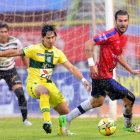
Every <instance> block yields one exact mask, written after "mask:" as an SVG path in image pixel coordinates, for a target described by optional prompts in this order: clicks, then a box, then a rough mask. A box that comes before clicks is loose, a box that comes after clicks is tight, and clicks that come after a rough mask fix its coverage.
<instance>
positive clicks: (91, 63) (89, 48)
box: [85, 39, 98, 76]
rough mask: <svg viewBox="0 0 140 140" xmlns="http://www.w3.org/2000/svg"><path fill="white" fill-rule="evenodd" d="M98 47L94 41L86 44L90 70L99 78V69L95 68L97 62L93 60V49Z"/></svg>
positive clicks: (91, 40)
mask: <svg viewBox="0 0 140 140" xmlns="http://www.w3.org/2000/svg"><path fill="white" fill-rule="evenodd" d="M95 45H96V43H95V42H94V40H93V39H90V40H88V41H87V42H86V43H85V53H86V57H87V59H88V65H89V69H90V72H91V74H92V75H94V76H97V75H98V69H97V67H96V66H95V62H94V60H93V48H94V46H95Z"/></svg>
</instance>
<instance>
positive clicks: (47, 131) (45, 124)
mask: <svg viewBox="0 0 140 140" xmlns="http://www.w3.org/2000/svg"><path fill="white" fill-rule="evenodd" d="M43 129H44V130H45V132H46V133H47V134H48V133H51V131H52V129H51V123H49V122H45V123H44V124H43Z"/></svg>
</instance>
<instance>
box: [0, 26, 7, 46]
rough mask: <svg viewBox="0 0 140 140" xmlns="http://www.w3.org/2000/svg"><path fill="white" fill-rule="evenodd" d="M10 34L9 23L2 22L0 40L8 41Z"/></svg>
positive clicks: (2, 41)
mask: <svg viewBox="0 0 140 140" xmlns="http://www.w3.org/2000/svg"><path fill="white" fill-rule="evenodd" d="M8 36H9V27H8V25H7V24H0V42H1V43H3V44H4V43H7V41H8Z"/></svg>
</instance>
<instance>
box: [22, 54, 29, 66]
mask: <svg viewBox="0 0 140 140" xmlns="http://www.w3.org/2000/svg"><path fill="white" fill-rule="evenodd" d="M21 59H22V62H23V63H24V65H25V66H26V68H29V59H28V58H27V57H25V56H21Z"/></svg>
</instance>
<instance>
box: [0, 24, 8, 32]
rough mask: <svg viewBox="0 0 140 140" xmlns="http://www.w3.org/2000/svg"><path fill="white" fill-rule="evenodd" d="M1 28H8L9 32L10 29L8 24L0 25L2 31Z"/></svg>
mask: <svg viewBox="0 0 140 140" xmlns="http://www.w3.org/2000/svg"><path fill="white" fill-rule="evenodd" d="M1 28H7V30H8V31H9V27H8V25H7V24H0V29H1Z"/></svg>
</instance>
